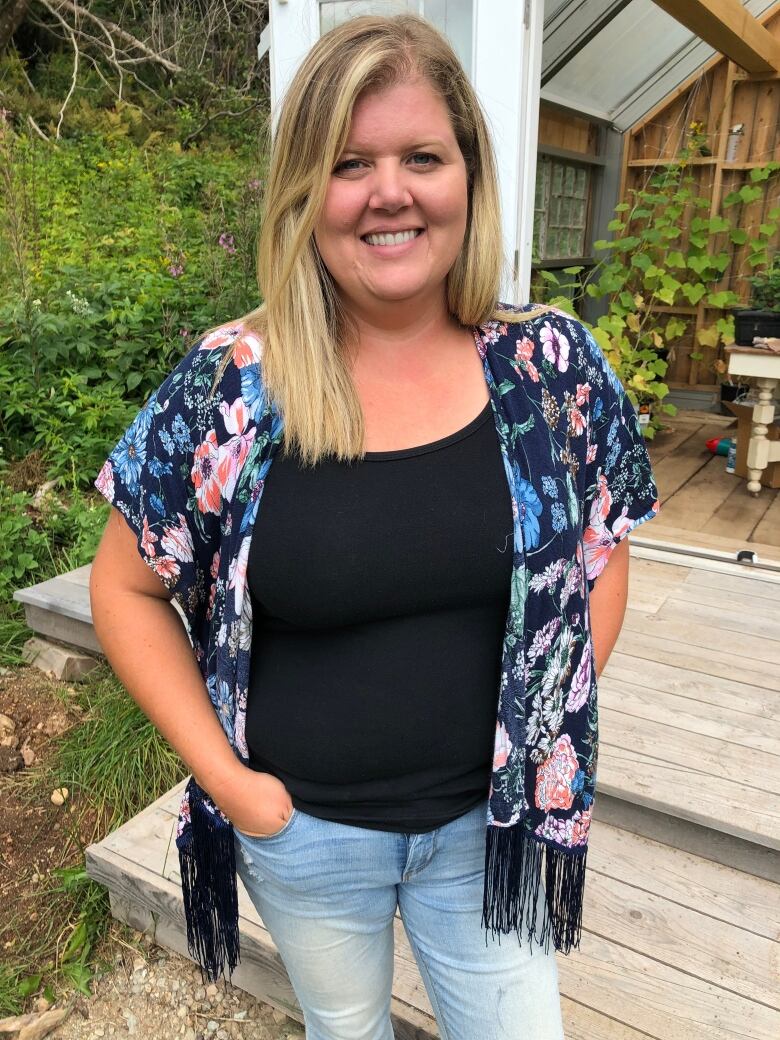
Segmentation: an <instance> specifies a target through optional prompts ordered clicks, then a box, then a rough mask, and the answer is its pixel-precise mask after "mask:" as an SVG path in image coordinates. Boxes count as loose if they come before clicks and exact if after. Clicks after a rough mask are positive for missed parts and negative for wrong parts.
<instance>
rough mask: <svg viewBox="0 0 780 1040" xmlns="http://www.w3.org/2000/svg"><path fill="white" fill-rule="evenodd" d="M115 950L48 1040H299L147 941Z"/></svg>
mask: <svg viewBox="0 0 780 1040" xmlns="http://www.w3.org/2000/svg"><path fill="white" fill-rule="evenodd" d="M135 934H136V936H137V942H138V948H137V949H136V948H130V947H128V946H120V945H119V944H118V943H115V944H114V948H115V949H116V950H117V952H116V954H115V962H114V968H113V970H112V971H110V972H108V973H107V974H105V975H103V976H102V977H101V978H98V979H97V980H96V981H95V982H94V983H93V986H92V988H93V995H92V997H90V998H79V1000H78V1001H77V1003H76V1005H75V1007H74V1009H73V1012H72V1014H71V1015H70V1016H69V1018H68V1019H67V1021H66V1022H64V1023H63V1024H62V1025H61V1026H59V1027H58V1028H57V1029H56V1031H55V1032H54V1033H52V1034H50V1035H51V1037H52V1040H103V1038H107V1037H117V1038H118V1040H123V1038H124V1037H126V1036H133V1037H136V1038H137V1040H174V1038H179V1037H181V1038H183V1040H228V1038H233V1037H235V1038H241V1040H304V1036H305V1034H304V1030H303V1026H302V1025H301V1024H300V1023H299V1022H296V1021H295V1020H294V1019H292V1018H289V1017H288V1016H287V1015H285V1014H284V1012H282V1011H277V1010H276V1009H275V1008H272V1007H270V1006H269V1005H268V1004H264V1003H262V1002H261V1001H258V1000H257V999H256V998H255V997H253V996H251V995H250V994H248V993H245V992H244V991H243V990H240V989H236V988H235V987H234V986H231V985H230V984H229V983H227V982H225V980H224V979H221V980H220V981H219V983H217V984H211V985H204V984H203V981H202V979H201V974H200V970H199V969H198V968H197V967H196V966H195V965H193V963H192V962H191V961H188V960H186V959H185V958H183V957H180V956H179V955H178V954H175V953H171V952H170V951H168V950H164V949H162V948H161V947H159V946H156V945H155V944H154V943H151V944H150V943H149V942H148V940H146V939H145V937H142V935H141V933H140V932H137V933H135Z"/></svg>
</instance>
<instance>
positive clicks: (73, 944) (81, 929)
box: [62, 918, 88, 961]
mask: <svg viewBox="0 0 780 1040" xmlns="http://www.w3.org/2000/svg"><path fill="white" fill-rule="evenodd" d="M87 938H88V932H87V922H86V921H85V920H84V919H83V918H82V920H80V921H79V923H78V924H77V925H76V927H75V928H74V929H73V931H72V933H71V936H70V939H69V940H68V945H67V946H66V947H65V951H64V953H63V954H62V959H63V960H64V961H71V960H75V959H76V957H77V956H78V954H79V951H80V950H81V949H82V948H83V946H84V944H85V943H86V942H87Z"/></svg>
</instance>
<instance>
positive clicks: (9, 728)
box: [0, 713, 16, 738]
mask: <svg viewBox="0 0 780 1040" xmlns="http://www.w3.org/2000/svg"><path fill="white" fill-rule="evenodd" d="M15 730H16V723H15V722H14V720H13V719H12V718H11V716H10V715H3V714H2V713H0V738H2V737H5V736H7V734H9V733H13V732H14V731H15Z"/></svg>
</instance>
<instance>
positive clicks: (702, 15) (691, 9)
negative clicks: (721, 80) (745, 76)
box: [655, 0, 780, 73]
mask: <svg viewBox="0 0 780 1040" xmlns="http://www.w3.org/2000/svg"><path fill="white" fill-rule="evenodd" d="M655 3H656V4H657V5H658V7H660V8H661V9H662V10H664V11H666V13H667V14H670V15H671V16H672V18H674V19H676V20H677V21H678V22H680V23H681V24H682V25H684V26H686V28H688V29H690V30H691V32H694V33H696V35H697V36H699V37H700V38H701V39H702V40H704V41H705V42H706V43H708V44H709V45H710V46H711V47H714V48H715V50H716V51H720V53H721V54H725V55H726V57H727V58H730V59H731V60H732V61H733V62H736V64H737V65H741V66H742V68H743V69H745V70H746V71H747V72H753V73H756V72H757V73H761V72H770V73H771V72H780V41H778V40H776V39H775V38H774V36H772V34H771V33H770V32H768V31H767V30H766V29H765V28H764V26H763V25H762V24H761V22H759V20H758V19H757V18H755V17H754V16H753V15H752V14H751V13H750V12H749V11H747V10H746V9H745V8H744V7H743V6H742V4H741V3H740V0H655Z"/></svg>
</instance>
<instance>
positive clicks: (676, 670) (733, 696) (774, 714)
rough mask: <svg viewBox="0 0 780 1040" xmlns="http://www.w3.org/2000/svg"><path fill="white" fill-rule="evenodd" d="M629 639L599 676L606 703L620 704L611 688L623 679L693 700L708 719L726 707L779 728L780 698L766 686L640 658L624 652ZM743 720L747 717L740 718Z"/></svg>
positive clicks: (601, 692)
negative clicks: (612, 695)
mask: <svg viewBox="0 0 780 1040" xmlns="http://www.w3.org/2000/svg"><path fill="white" fill-rule="evenodd" d="M627 642H628V641H627V640H623V639H621V641H620V643H619V645H618V646H617V647H616V648H615V649H614V650H613V651H612V654H611V655H610V658H609V660H608V661H607V665H606V667H605V669H604V671H603V672H602V677H601V678H600V679H599V695H600V697H601V698H602V703H605V704H608V705H609V706H611V707H618V705H619V699H618V698H614V699H612V698H611V694H610V691H611V689H612V687H613V684H614V685H615V688H617V687H618V685H619V684H620V683H621V682H626V683H631V684H634V685H640V686H642V687H644V688H645V689H647V690H649V691H650V692H651V696H652V695H653V694H654V692H655V691H658V692H659V693H667V694H674V695H675V696H677V697H680V698H682V699H683V701H691V702H693V703H692V705H691V708H690V710H691V711H697V712H699V713H700V714H701V716H702V717H703V718H704V719H707V718H710V717H713V716H712V715H711V711H710V707H714V708H715V709H717V710H718V711H719V710H720V709H724V710H726V711H728V712H734V713H738V714H740V716H742V715H747V716H749V717H750V716H752V717H754V718H758V719H760V720H762V721H767V722H770V723H772V724H773V725H772V727H771V728H770V731H771V732H772V733H774V732H775V731H776V728H775V727H776V724H777V723H778V722H780V698H778V697H777V696H776V693H775V692H773V691H771V690H769V689H767V687H766V686H752V685H750V684H749V683H746V682H741V681H739V680H738V679H737V678H726V677H724V676H718V675H708V674H705V673H703V672H701V671H694V670H693V669H690V668H685V667H683V666H682V665H680V664H667V663H663V662H661V661H653V660H647V659H642V658H637V657H634V656H632V655H631V654H629V653H625V652H624V651H623V649H622V647H623V646H626V645H627ZM739 721H740V722H742V721H743V720H742V719H741V718H740V720H739ZM776 746H780V745H776Z"/></svg>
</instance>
